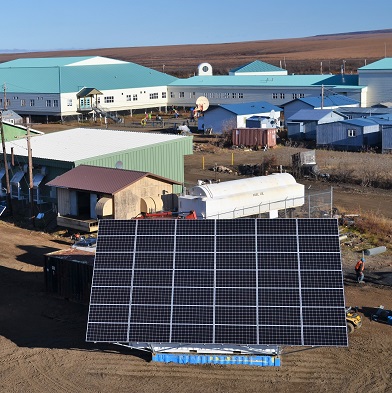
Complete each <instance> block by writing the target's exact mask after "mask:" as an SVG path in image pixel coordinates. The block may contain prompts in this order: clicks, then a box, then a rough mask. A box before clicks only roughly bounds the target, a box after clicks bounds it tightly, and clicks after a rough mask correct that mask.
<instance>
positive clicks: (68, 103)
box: [67, 98, 72, 106]
mask: <svg viewBox="0 0 392 393" xmlns="http://www.w3.org/2000/svg"><path fill="white" fill-rule="evenodd" d="M67 106H72V99H71V98H69V99H68V100H67Z"/></svg>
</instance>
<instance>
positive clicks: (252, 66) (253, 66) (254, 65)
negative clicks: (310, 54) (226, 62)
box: [230, 60, 287, 73]
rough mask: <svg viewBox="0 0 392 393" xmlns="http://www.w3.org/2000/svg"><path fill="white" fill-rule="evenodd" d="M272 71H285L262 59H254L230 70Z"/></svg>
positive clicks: (238, 71) (239, 71)
mask: <svg viewBox="0 0 392 393" xmlns="http://www.w3.org/2000/svg"><path fill="white" fill-rule="evenodd" d="M274 71H279V72H280V71H286V70H284V69H283V68H280V67H277V66H274V65H272V64H268V63H265V62H264V61H260V60H255V61H252V62H250V63H248V64H245V65H242V66H239V67H237V68H233V69H232V70H230V72H236V73H241V72H274ZM286 72H287V71H286Z"/></svg>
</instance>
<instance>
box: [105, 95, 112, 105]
mask: <svg viewBox="0 0 392 393" xmlns="http://www.w3.org/2000/svg"><path fill="white" fill-rule="evenodd" d="M103 102H104V103H105V104H110V103H112V102H114V96H107V97H104V99H103Z"/></svg>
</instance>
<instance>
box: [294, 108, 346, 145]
mask: <svg viewBox="0 0 392 393" xmlns="http://www.w3.org/2000/svg"><path fill="white" fill-rule="evenodd" d="M345 118H346V117H345V116H344V115H342V114H340V113H339V112H337V111H334V110H331V109H301V110H299V111H298V112H296V113H295V114H293V115H292V116H291V117H289V118H288V119H287V120H286V122H287V136H288V138H290V139H294V140H313V141H315V140H316V133H317V129H318V127H319V126H320V124H325V123H333V122H336V121H339V120H344V119H345Z"/></svg>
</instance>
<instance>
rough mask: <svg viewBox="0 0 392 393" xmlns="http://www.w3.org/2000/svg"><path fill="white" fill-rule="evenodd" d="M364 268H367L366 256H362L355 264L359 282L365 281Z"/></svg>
mask: <svg viewBox="0 0 392 393" xmlns="http://www.w3.org/2000/svg"><path fill="white" fill-rule="evenodd" d="M364 270H365V258H361V259H360V260H359V261H358V262H357V264H356V265H355V273H356V274H357V281H358V283H359V284H361V283H363V282H364V281H363V279H364V278H365V275H364V274H363V271H364Z"/></svg>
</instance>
